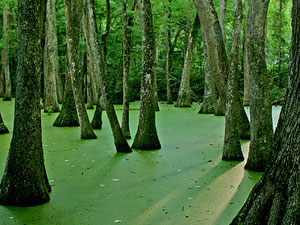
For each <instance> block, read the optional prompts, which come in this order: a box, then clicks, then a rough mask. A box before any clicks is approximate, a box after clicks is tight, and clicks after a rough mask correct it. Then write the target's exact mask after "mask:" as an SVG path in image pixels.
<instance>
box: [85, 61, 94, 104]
mask: <svg viewBox="0 0 300 225" xmlns="http://www.w3.org/2000/svg"><path fill="white" fill-rule="evenodd" d="M89 64H90V62H89ZM88 68H90V66H88ZM90 72H91V71H90V70H89V69H88V72H87V79H86V86H87V87H86V92H87V106H86V108H87V109H94V106H93V87H92V85H93V84H92V78H91V73H90Z"/></svg>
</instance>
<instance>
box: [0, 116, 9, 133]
mask: <svg viewBox="0 0 300 225" xmlns="http://www.w3.org/2000/svg"><path fill="white" fill-rule="evenodd" d="M8 132H9V131H8V129H7V127H6V126H5V124H4V121H3V119H2V116H1V113H0V134H6V133H8Z"/></svg>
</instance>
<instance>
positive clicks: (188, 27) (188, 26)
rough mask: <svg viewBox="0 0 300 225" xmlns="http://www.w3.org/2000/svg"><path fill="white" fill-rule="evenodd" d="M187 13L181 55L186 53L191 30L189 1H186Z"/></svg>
mask: <svg viewBox="0 0 300 225" xmlns="http://www.w3.org/2000/svg"><path fill="white" fill-rule="evenodd" d="M187 5H188V6H187V13H186V22H185V35H184V52H183V55H184V57H185V54H186V52H187V48H188V44H189V38H190V34H191V29H192V2H191V0H187Z"/></svg>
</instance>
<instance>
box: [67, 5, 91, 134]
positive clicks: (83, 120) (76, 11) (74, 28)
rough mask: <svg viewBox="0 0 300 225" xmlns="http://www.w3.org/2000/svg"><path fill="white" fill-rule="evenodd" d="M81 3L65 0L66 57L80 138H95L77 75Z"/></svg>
mask: <svg viewBox="0 0 300 225" xmlns="http://www.w3.org/2000/svg"><path fill="white" fill-rule="evenodd" d="M81 7H82V4H81V3H80V0H72V4H71V0H65V13H66V33H67V51H68V52H67V57H68V62H69V68H68V69H69V73H70V75H71V81H72V87H73V94H74V99H75V105H76V111H77V115H78V119H79V124H80V131H81V138H82V139H94V138H97V137H96V135H95V133H94V131H93V128H92V126H91V123H90V121H89V117H88V114H87V111H86V108H85V104H84V101H83V97H82V86H81V82H80V81H81V79H80V75H79V35H80V20H81V16H80V15H81V13H80V11H81V10H82V9H81Z"/></svg>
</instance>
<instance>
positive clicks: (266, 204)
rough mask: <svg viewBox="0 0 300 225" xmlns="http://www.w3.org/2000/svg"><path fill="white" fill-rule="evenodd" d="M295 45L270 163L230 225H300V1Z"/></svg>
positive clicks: (294, 12) (295, 6) (295, 20)
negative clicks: (289, 81)
mask: <svg viewBox="0 0 300 225" xmlns="http://www.w3.org/2000/svg"><path fill="white" fill-rule="evenodd" d="M292 17H293V21H292V25H293V34H292V45H291V55H290V68H289V78H290V79H291V82H292V83H293V86H289V87H288V90H287V95H286V100H285V103H284V105H283V107H282V111H281V114H280V118H279V121H278V126H277V129H276V133H275V137H274V144H273V148H272V154H271V157H270V163H269V164H268V166H267V168H266V171H265V173H264V175H263V177H262V178H261V180H260V181H259V182H258V183H257V184H256V185H255V187H254V188H253V190H252V191H251V193H250V195H249V197H248V199H247V201H246V202H245V204H244V206H243V207H242V209H241V210H240V211H239V213H238V214H237V216H236V217H235V218H234V219H233V221H232V223H231V224H245V225H248V224H249V225H250V224H258V225H260V224H261V225H262V224H268V225H271V224H300V215H299V212H300V204H299V193H300V186H299V183H300V176H299V167H300V141H299V136H300V123H299V122H298V120H299V117H300V108H299V107H295V105H297V104H299V102H300V89H299V86H300V69H299V68H300V64H299V62H300V61H299V58H300V45H299V43H300V1H299V0H293V10H292Z"/></svg>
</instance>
